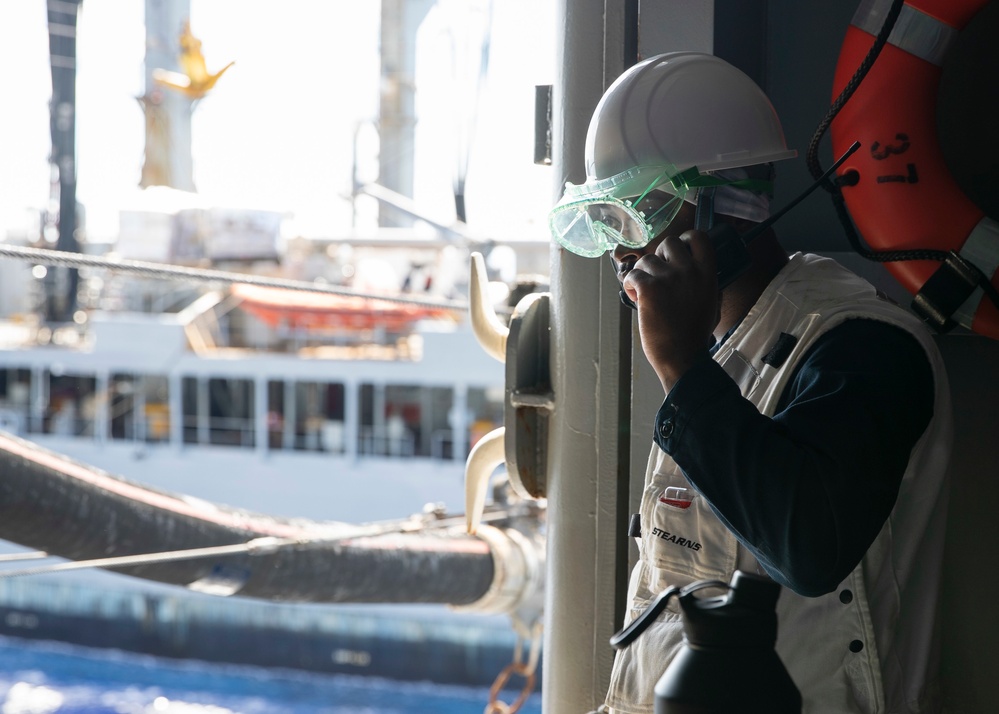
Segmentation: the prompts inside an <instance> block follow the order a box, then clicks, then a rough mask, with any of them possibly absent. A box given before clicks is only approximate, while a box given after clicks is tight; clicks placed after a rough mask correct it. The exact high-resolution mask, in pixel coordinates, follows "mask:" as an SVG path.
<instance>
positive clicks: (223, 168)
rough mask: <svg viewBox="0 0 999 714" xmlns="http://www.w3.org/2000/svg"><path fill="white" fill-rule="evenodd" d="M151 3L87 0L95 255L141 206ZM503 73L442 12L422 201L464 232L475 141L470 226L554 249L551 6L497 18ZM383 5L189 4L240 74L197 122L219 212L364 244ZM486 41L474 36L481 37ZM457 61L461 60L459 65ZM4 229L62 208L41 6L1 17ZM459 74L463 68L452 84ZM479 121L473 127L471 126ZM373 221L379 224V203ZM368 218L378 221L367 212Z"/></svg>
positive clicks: (420, 89) (86, 195)
mask: <svg viewBox="0 0 999 714" xmlns="http://www.w3.org/2000/svg"><path fill="white" fill-rule="evenodd" d="M144 5H145V3H144V2H141V1H140V0H84V2H83V4H82V10H81V14H80V19H79V27H78V34H77V38H78V48H77V52H78V70H77V157H78V192H77V196H78V199H79V200H80V202H81V203H82V204H83V205H84V207H85V209H86V213H87V228H88V233H89V234H90V236H91V238H92V239H94V240H111V239H113V237H114V235H115V233H116V231H117V219H118V209H119V207H120V206H121V205H122V204H123V203H124V202H126V201H127V200H129V197H130V196H133V195H134V194H135V192H137V191H138V182H139V177H140V170H141V166H142V155H143V146H144V120H143V113H142V109H141V107H140V105H139V103H138V101H137V99H136V98H137V97H139V96H140V95H142V94H143V93H144V87H143V83H144V70H143V59H144V48H145V29H144V16H143V14H144ZM493 6H494V7H493V19H492V36H491V54H490V60H489V71H488V74H487V76H486V79H485V83H484V85H482V86H481V88H480V91H481V92H482V95H481V99H480V100H479V102H478V103H476V101H475V92H476V85H475V81H476V80H477V78H478V76H477V73H472V74H471V75H470V76H467V75H469V73H468V72H463V71H461V70H462V68H463V67H464V66H465V64H464V63H463V62H462V61H461V57H462V56H463V55H462V54H461V53H462V52H463V51H465V49H463V44H465V42H464V40H465V39H466V38H464V37H463V35H462V27H463V25H462V23H463V22H465V19H464V18H463V12H464V10H463V4H462V3H461V2H460V1H451V2H449V1H447V0H441V1H440V2H438V3H437V5H436V6H435V7H434V8H433V9H432V10H431V12H430V13H429V14H428V16H427V18H426V19H425V20H424V22H423V24H422V25H421V28H420V32H419V35H418V45H417V48H418V49H417V53H418V54H417V77H416V84H417V87H416V97H417V99H416V104H417V106H416V113H417V125H416V126H417V129H416V146H415V158H414V161H415V191H414V192H415V196H414V199H415V201H416V203H417V206H418V207H419V208H420V209H421V210H422V211H425V212H426V213H427V214H428V215H430V216H431V217H434V218H436V219H438V220H442V221H445V222H449V221H451V220H453V219H454V203H453V198H452V194H451V191H452V180H453V175H454V171H455V166H456V164H457V162H458V161H459V160H460V153H459V152H460V146H459V141H458V138H457V137H459V136H461V135H462V134H468V133H470V134H471V136H472V138H473V143H472V146H471V150H470V151H469V152H468V161H469V169H468V178H467V185H466V190H467V204H468V221H469V225H470V227H471V228H472V229H473V231H475V232H477V233H480V234H482V235H485V236H489V237H506V238H516V237H522V236H523V237H527V236H532V237H535V238H537V237H543V233H544V230H545V228H544V216H545V213H546V211H547V208H548V206H549V205H550V202H551V197H552V190H553V177H552V175H551V170H550V169H549V168H546V167H540V166H535V165H534V164H533V163H532V158H533V140H534V139H533V131H534V126H533V122H534V106H533V102H534V85H536V84H546V83H550V82H551V81H552V64H553V60H554V42H553V37H554V34H553V25H552V17H551V11H550V10H547V9H545V8H546V6H547V3H538V2H536V0H503V1H502V2H495V3H493ZM379 14H380V6H379V3H377V2H360V3H358V2H347V1H346V0H328V1H327V0H282V1H281V2H276V1H275V0H191V24H192V31H193V33H194V34H195V35H196V36H197V37H198V38H199V39H200V40H201V41H202V42H203V51H204V55H205V58H206V60H207V64H208V69H209V70H210V71H216V70H218V69H221V68H222V67H223V66H224V65H225V64H227V63H228V62H230V61H235V65H234V66H233V67H232V68H231V69H230V70H229V71H228V72H227V73H226V74H225V75H224V76H223V77H222V78H221V79H220V80H219V82H218V84H217V86H216V87H215V89H214V90H213V91H212V92H211V93H210V94H209V95H208V96H207V97H206V98H205V99H203V100H201V101H200V103H199V104H198V106H197V107H196V109H195V111H194V114H193V120H192V132H193V156H194V181H195V184H196V186H197V189H198V191H199V193H201V194H203V195H204V196H206V197H208V198H209V200H212V201H217V202H219V203H223V204H226V205H229V206H234V207H254V208H257V207H260V208H269V209H275V210H279V211H286V212H290V213H292V214H294V218H295V220H294V222H293V224H292V225H293V227H294V231H295V232H296V233H300V234H303V235H311V236H337V235H343V234H345V233H346V232H347V231H349V230H350V225H351V208H350V203H349V201H348V200H347V199H346V198H345V196H346V194H347V193H348V192H349V190H350V177H351V166H352V156H353V153H354V141H355V140H354V137H355V133H357V129H358V127H362V129H361V131H360V137H361V140H360V141H359V142H358V153H359V160H360V169H361V171H362V173H364V172H366V173H367V177H368V178H372V179H373V178H375V177H376V174H377V138H376V134H375V133H374V130H373V129H372V128H371V123H372V121H373V120H374V119H376V115H377V111H378V96H379V92H378V87H379V54H378V43H379ZM468 39H470V40H474V41H475V42H477V41H478V37H474V38H471V37H470V38H468ZM456 56H457V57H458V59H459V61H458V62H454V61H453V57H456ZM0 66H3V67H4V69H5V72H4V75H5V85H6V86H5V101H4V106H5V111H4V115H3V118H2V119H0V161H2V162H3V171H2V172H0V229H3V230H4V232H6V231H7V230H18V229H20V230H24V226H25V225H27V223H28V222H29V221H30V216H32V215H34V214H35V213H37V209H38V208H40V207H42V206H44V205H45V203H46V202H47V200H48V198H49V166H48V163H47V159H48V155H49V151H50V145H51V144H50V137H49V108H48V103H49V99H50V98H51V94H52V82H51V73H50V70H49V57H48V30H47V20H46V10H45V3H44V2H43V1H42V0H4V1H3V2H2V3H0ZM456 67H457V68H458V69H457V70H456V69H455V68H456ZM469 118H472V119H474V125H473V124H470V123H469V121H470V119H469ZM362 200H367V201H368V202H369V203H368V204H367V208H365V206H360V207H359V211H360V216H361V217H360V220H361V221H364V220H371V219H370V216H371V215H372V214H371V208H370V205H371V204H370V201H371V199H362ZM365 210H367V214H365Z"/></svg>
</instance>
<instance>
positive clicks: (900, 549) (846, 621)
mask: <svg viewBox="0 0 999 714" xmlns="http://www.w3.org/2000/svg"><path fill="white" fill-rule="evenodd" d="M851 318H868V319H876V320H880V321H882V322H886V323H889V324H892V325H897V326H899V327H902V328H903V329H905V330H907V331H909V332H910V333H912V334H913V336H915V337H916V338H917V339H918V340H919V342H920V343H921V344H922V345H923V347H924V349H925V350H926V354H927V356H928V358H929V361H930V364H931V366H932V368H933V375H934V380H935V402H934V415H933V418H932V420H931V421H930V424H929V425H928V426H927V428H926V431H925V432H924V433H923V435H922V437H921V438H920V440H919V441H918V442H917V444H916V446H915V448H914V449H913V451H912V455H911V457H910V460H909V466H908V468H907V469H906V472H905V475H904V477H903V479H902V483H901V486H900V490H899V494H898V499H897V501H896V504H895V508H894V510H893V511H892V514H891V516H890V517H889V519H888V521H887V522H886V523H885V525H884V527H883V528H882V529H881V532H880V534H879V535H878V537H877V539H876V540H875V542H874V543H873V544H872V546H871V547H870V549H869V550H868V551H867V554H866V555H865V556H864V559H863V560H862V561H861V563H860V565H858V566H857V567H856V568H855V569H854V570H853V572H852V573H851V574H850V575H849V576H848V577H847V578H846V580H844V581H843V583H842V584H841V585H840V586H839V587H838V588H836V590H835V591H834V592H832V593H829V594H827V595H823V596H821V597H817V598H807V597H802V596H799V595H796V594H795V593H793V592H791V591H790V590H788V589H787V588H785V589H784V590H783V591H782V593H781V597H780V600H779V602H778V606H777V614H778V636H777V652H778V654H779V655H780V657H781V660H782V661H783V662H784V664H785V666H786V667H787V669H788V671H789V673H790V674H791V677H792V679H793V680H794V682H795V684H796V685H797V686H798V689H799V690H800V691H801V694H802V699H803V702H804V704H803V712H805V714H854V713H856V714H860V713H863V714H875V713H878V714H885V713H889V714H910V713H913V714H914V713H916V712H923V713H925V712H934V711H937V708H938V705H939V702H938V698H939V692H938V691H937V685H936V682H937V670H938V664H939V662H938V643H937V640H936V634H937V633H936V628H935V627H934V622H935V619H936V611H937V600H938V595H939V588H940V573H941V569H942V558H943V543H944V527H945V519H946V510H947V479H946V469H947V462H948V459H949V455H950V446H951V436H952V418H951V408H950V394H949V388H948V383H947V375H946V372H945V371H944V367H943V363H942V361H941V358H940V355H939V352H938V351H937V348H936V345H935V343H934V342H933V339H932V337H931V336H930V335H929V334H928V332H927V331H926V329H925V328H924V327H923V325H922V324H921V323H920V322H919V321H918V320H917V319H916V318H915V317H913V316H912V315H910V314H909V313H908V312H906V311H905V310H903V309H901V308H899V307H898V306H897V305H894V304H892V303H890V302H888V301H887V300H884V299H882V298H880V297H879V296H878V295H877V292H876V290H875V289H874V288H873V287H872V286H871V285H870V284H869V283H867V282H866V281H864V280H862V279H861V278H859V277H857V276H856V275H854V274H853V273H851V272H849V271H848V270H846V269H845V268H843V267H841V266H840V265H839V264H838V263H836V262H835V261H832V260H829V259H827V258H821V257H818V256H814V255H801V254H796V255H794V256H792V257H791V260H790V262H789V263H788V265H787V266H785V267H784V269H783V270H782V271H781V272H780V273H779V274H778V276H777V277H776V278H775V279H774V280H773V281H772V282H771V283H770V285H769V286H768V287H767V289H766V290H765V291H764V293H763V294H762V295H761V297H760V299H759V300H758V301H757V303H756V304H755V305H754V306H753V308H752V310H750V312H749V314H748V315H747V316H746V317H745V318H744V320H743V321H742V323H741V324H740V325H739V327H738V328H737V329H736V330H735V332H734V333H733V334H732V335H730V336H729V338H728V340H726V342H725V344H724V345H722V347H721V349H720V350H719V351H718V352H717V353H716V354H715V356H714V359H715V361H716V362H718V363H719V364H720V365H721V366H722V367H723V368H724V369H725V371H726V372H727V373H728V374H729V376H731V377H732V379H733V380H734V381H735V382H736V383H737V384H738V385H739V387H740V389H741V391H742V395H743V396H744V397H745V398H746V399H748V400H749V401H751V402H752V403H753V404H755V405H756V406H757V408H758V409H759V410H760V412H761V413H763V414H766V415H772V414H773V413H774V410H775V409H776V406H777V403H778V401H779V400H780V397H781V394H782V393H783V391H784V389H785V387H786V386H787V383H788V380H789V379H790V378H791V376H792V374H793V373H794V369H795V367H796V365H797V364H798V363H799V362H800V361H801V359H802V357H803V355H804V354H805V353H806V352H807V351H808V349H809V348H810V347H811V346H812V345H813V344H814V343H815V340H816V339H818V338H819V337H820V336H821V335H823V334H825V333H826V332H827V331H828V330H830V329H832V328H833V327H835V326H836V325H839V324H840V323H842V322H843V321H844V320H848V319H851ZM782 332H783V333H788V334H789V335H793V336H794V337H796V338H797V343H796V344H795V346H794V348H793V351H792V352H791V354H790V356H789V357H788V358H787V359H786V360H785V361H784V363H783V364H782V365H781V366H780V367H778V368H774V367H771V366H770V365H766V364H764V363H763V362H762V360H761V358H762V357H763V356H764V355H765V354H766V353H767V352H768V351H769V350H770V349H771V348H772V347H773V345H774V342H775V340H776V339H777V337H778V335H780V333H782ZM806 476H807V475H804V474H803V477H806ZM660 496H665V499H660ZM858 496H862V494H858ZM688 500H689V501H691V503H690V504H689V505H687V504H686V503H684V502H685V501H688ZM677 504H679V505H677ZM641 515H642V538H641V541H640V544H639V550H640V558H639V562H638V564H637V566H636V567H635V569H634V571H633V572H632V576H631V582H630V586H629V598H630V602H631V610H630V612H629V614H628V620H629V621H630V620H631V619H633V618H634V617H636V616H637V615H638V614H639V613H640V612H641V611H642V610H644V609H645V607H646V605H647V604H648V603H650V602H651V601H652V600H654V599H655V597H656V595H658V594H659V593H660V592H662V591H663V590H664V589H666V588H667V587H669V586H672V585H677V586H683V585H686V584H687V583H690V582H693V581H696V580H703V579H715V580H722V581H725V582H728V581H729V580H730V579H731V576H732V573H733V571H734V570H736V569H740V570H743V571H748V572H753V573H759V574H764V571H763V569H762V568H761V567H760V565H759V563H758V562H757V561H756V559H755V558H754V557H753V556H752V554H751V553H750V552H749V551H748V550H747V549H746V548H744V547H742V546H741V545H740V544H739V543H738V541H737V540H736V539H735V537H734V536H733V535H732V534H731V533H730V532H729V531H728V530H727V529H726V528H725V527H724V525H723V524H722V523H721V522H720V521H719V520H718V518H717V517H715V515H714V514H713V513H712V511H711V509H710V507H709V506H708V504H707V503H706V502H705V500H704V498H702V497H701V496H700V495H698V494H697V493H696V492H695V491H694V490H693V488H692V487H691V485H690V484H689V483H688V482H687V480H686V479H685V478H684V476H683V473H682V472H681V471H680V469H679V467H678V466H677V465H676V464H675V463H674V462H673V460H672V459H671V458H670V457H669V456H668V455H667V454H665V453H664V452H663V451H661V450H660V449H659V448H658V447H655V446H653V449H652V455H651V457H650V459H649V466H648V469H647V472H646V478H645V490H644V493H643V495H642V507H641ZM662 534H667V537H665V538H664V537H662ZM682 643H683V633H682V626H681V621H680V614H679V610H678V608H677V606H676V600H675V599H674V600H673V601H672V603H671V606H670V608H669V609H668V610H667V611H666V612H665V613H664V614H663V616H662V617H660V619H659V620H658V621H657V622H656V623H654V624H653V625H652V626H651V627H649V629H647V630H646V631H645V633H644V634H643V635H642V636H641V637H639V638H638V639H637V640H636V641H635V643H633V644H632V645H631V646H630V647H629V648H627V649H626V650H623V651H621V652H619V653H618V655H617V658H616V659H615V662H614V669H613V672H612V676H611V686H610V689H609V691H608V695H607V704H608V705H609V706H610V707H612V709H613V711H614V712H622V713H623V712H627V713H628V714H652V711H653V688H654V687H655V684H656V682H657V681H658V679H659V677H660V676H661V675H662V673H663V672H664V671H665V669H666V666H667V665H668V664H669V662H670V661H671V660H672V659H673V657H674V655H675V654H676V652H677V651H678V649H679V648H680V647H681V646H682ZM718 686H722V687H723V686H725V683H724V682H719V683H718Z"/></svg>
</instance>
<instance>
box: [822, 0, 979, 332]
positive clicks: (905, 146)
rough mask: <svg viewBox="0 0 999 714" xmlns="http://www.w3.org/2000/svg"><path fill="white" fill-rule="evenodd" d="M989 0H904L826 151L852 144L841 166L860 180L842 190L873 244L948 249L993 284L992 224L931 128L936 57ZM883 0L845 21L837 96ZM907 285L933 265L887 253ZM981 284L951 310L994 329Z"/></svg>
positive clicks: (867, 42)
mask: <svg viewBox="0 0 999 714" xmlns="http://www.w3.org/2000/svg"><path fill="white" fill-rule="evenodd" d="M987 4H988V0H908V1H907V2H906V3H905V5H903V7H902V11H901V13H900V15H899V18H898V20H897V22H896V23H895V27H894V28H893V30H892V33H891V35H890V36H889V38H888V44H886V45H885V47H884V49H883V50H882V51H881V54H880V55H879V56H878V59H877V61H875V63H874V66H873V67H872V68H871V71H870V72H869V73H868V74H867V76H866V77H865V78H864V80H863V82H861V84H860V87H859V88H858V89H857V91H856V93H855V94H854V95H853V97H852V98H851V99H850V100H849V101H848V102H847V103H846V105H845V106H844V107H843V109H842V110H841V111H840V113H839V114H838V115H837V116H836V119H835V120H834V121H833V123H832V126H831V128H830V131H831V134H832V144H833V152H834V154H835V155H837V156H838V155H840V154H842V153H844V152H845V151H846V150H847V148H849V146H850V145H851V144H852V143H853V142H854V141H860V143H861V146H862V148H861V150H860V151H858V152H856V153H855V154H854V155H853V156H851V157H850V158H849V159H848V160H847V161H846V163H844V164H843V166H842V167H841V168H840V174H845V173H846V172H848V171H856V172H857V173H858V174H859V176H860V180H859V182H858V183H857V184H856V185H854V186H844V187H843V197H844V199H845V201H846V205H847V207H848V208H849V210H850V215H851V217H852V218H853V220H854V222H855V223H856V225H857V228H858V229H859V231H860V233H861V235H863V237H864V240H865V241H866V242H867V244H868V245H870V246H871V248H872V249H873V250H875V251H889V250H914V249H930V250H939V251H955V252H957V253H959V254H960V255H961V257H963V258H964V259H965V260H967V261H969V262H971V263H972V264H974V265H975V266H976V267H977V268H978V269H979V270H980V271H981V272H982V273H984V274H985V275H988V276H990V278H991V282H992V284H993V285H994V286H996V287H997V288H999V272H997V269H999V224H997V223H996V221H994V220H992V219H991V218H988V217H986V216H985V214H984V212H983V211H982V210H981V209H980V208H978V207H977V206H976V205H975V204H974V203H973V202H972V201H971V200H970V199H969V198H968V197H967V196H966V195H965V194H964V192H963V191H961V189H960V188H959V187H958V185H957V183H956V182H955V181H954V179H953V177H952V176H951V173H950V171H949V169H948V168H947V166H946V163H945V161H944V156H943V152H942V151H941V149H940V145H939V142H938V140H937V134H936V99H937V88H938V86H939V83H940V74H941V64H942V63H943V61H944V58H945V57H946V55H947V53H948V51H949V50H950V48H951V47H952V46H953V44H954V42H955V41H956V39H957V37H958V35H959V33H960V31H961V30H962V29H963V28H964V27H965V25H967V24H968V22H969V21H970V20H971V19H972V18H973V17H974V16H975V15H976V14H977V13H978V11H979V10H981V9H982V8H983V7H984V6H985V5H987ZM890 7H891V0H863V1H862V2H861V4H860V7H859V8H858V10H857V12H856V13H855V15H854V18H853V22H852V23H851V26H850V27H849V29H848V30H847V34H846V38H845V39H844V41H843V47H842V50H841V51H840V56H839V63H838V64H837V66H836V73H835V77H834V80H833V96H834V97H836V96H839V94H840V93H841V92H842V90H843V88H844V87H845V86H846V84H847V82H848V81H849V80H850V79H851V77H852V76H853V74H854V73H855V72H856V71H857V68H858V67H859V66H860V64H861V62H862V61H863V59H864V57H865V56H866V55H867V52H868V51H869V50H870V48H871V46H872V45H873V44H874V38H875V35H876V34H877V32H878V31H879V30H880V28H881V25H882V23H883V22H884V18H885V15H887V13H888V10H889V8H890ZM886 267H887V268H888V270H889V271H890V272H891V274H892V275H893V276H894V277H895V278H896V279H897V280H898V281H899V282H900V283H902V285H904V286H905V287H906V289H907V290H909V291H910V292H911V293H913V294H915V293H917V292H918V291H919V289H920V288H921V287H922V286H923V284H924V283H926V281H927V280H928V279H929V277H930V276H931V275H933V273H934V272H935V271H936V270H937V269H938V268H939V267H940V264H939V263H938V262H935V261H925V260H922V261H901V262H894V263H887V264H886ZM983 297H984V294H983V292H982V290H981V288H976V289H975V291H974V292H973V293H972V294H971V296H970V297H969V298H968V299H967V300H966V301H965V302H964V304H962V305H961V306H960V308H958V310H957V312H956V313H955V314H954V315H953V319H954V321H955V322H957V323H959V324H961V325H963V326H964V327H967V328H969V329H972V330H974V331H975V332H977V333H979V334H982V335H987V336H989V337H992V338H994V339H999V308H997V307H996V306H995V305H994V304H993V303H992V302H991V300H989V299H988V298H984V299H983Z"/></svg>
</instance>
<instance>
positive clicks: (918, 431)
mask: <svg viewBox="0 0 999 714" xmlns="http://www.w3.org/2000/svg"><path fill="white" fill-rule="evenodd" d="M932 413H933V373H932V370H931V368H930V364H929V360H928V358H927V356H926V353H925V352H924V351H923V348H922V347H921V346H920V344H919V343H918V342H917V341H916V339H915V338H914V337H913V336H912V335H910V334H908V333H907V332H905V331H904V330H902V329H900V328H898V327H894V326H892V325H888V324H886V323H883V322H878V321H875V320H868V319H852V320H848V321H846V322H844V323H842V324H841V325H838V326H837V327H835V328H833V329H832V330H830V331H829V332H827V333H826V334H825V335H823V336H822V337H820V338H819V339H818V340H817V341H816V342H815V344H814V345H813V346H812V347H811V348H810V349H809V350H808V352H807V353H806V354H805V356H804V357H803V359H802V361H801V362H800V363H799V365H798V366H797V368H796V371H795V373H794V374H793V375H792V378H791V380H790V382H789V383H788V386H787V387H786V388H785V391H784V393H783V394H782V395H781V398H780V402H779V403H778V406H777V410H776V412H775V414H774V416H773V417H767V416H763V415H762V414H760V413H759V411H758V410H757V408H756V407H755V406H754V405H753V404H752V403H751V402H749V401H748V400H747V399H745V398H744V397H743V396H742V395H741V394H740V392H739V388H738V387H737V385H736V384H735V382H733V381H732V379H731V378H730V377H729V376H728V375H727V374H726V373H725V371H724V370H723V369H722V368H721V366H720V365H718V364H717V363H716V362H714V361H713V360H711V359H707V358H705V359H704V360H702V361H701V362H699V363H698V364H697V365H695V366H694V367H693V368H691V369H690V370H689V371H688V372H687V373H686V374H684V375H683V377H682V378H681V379H680V380H679V381H678V382H677V383H676V384H675V385H674V387H673V389H672V390H670V392H669V394H668V395H667V397H666V400H665V401H664V402H663V405H662V407H661V408H660V409H659V412H658V414H657V416H656V430H655V437H654V438H655V441H656V443H657V444H658V446H659V447H660V448H661V449H663V451H665V452H666V453H667V454H669V455H670V456H671V457H672V458H673V460H674V461H676V463H677V465H678V466H679V467H680V468H681V469H682V470H683V473H684V475H685V476H686V477H687V479H688V481H690V483H691V485H692V486H693V487H694V488H695V489H696V490H697V491H698V492H699V493H701V494H702V495H703V496H704V497H705V498H706V499H707V501H708V502H709V503H710V504H711V506H712V508H713V510H714V511H715V513H716V515H717V516H718V517H719V518H720V519H721V520H722V522H723V523H725V524H726V526H727V527H728V528H729V530H731V531H732V532H733V534H734V535H735V536H736V538H738V539H739V541H740V542H741V543H742V544H743V545H744V546H746V547H747V548H748V549H749V550H750V551H751V552H752V553H753V555H755V556H756V558H757V559H758V560H759V561H760V563H761V564H762V565H763V567H764V568H765V569H766V571H767V572H768V574H769V575H770V576H771V577H773V578H774V580H776V581H777V582H779V583H781V584H782V585H784V586H786V587H788V588H790V589H791V590H794V591H795V592H797V593H799V594H801V595H806V596H817V595H821V594H824V593H827V592H830V591H832V590H833V589H834V588H835V587H836V586H837V585H838V584H839V583H840V582H842V580H843V579H844V578H845V577H846V576H847V575H848V574H849V573H850V572H851V571H852V570H853V568H854V567H856V565H857V564H858V563H859V562H860V560H861V559H862V558H863V556H864V553H865V552H866V551H867V549H868V547H870V545H871V543H872V542H873V541H874V539H875V537H876V536H877V534H878V532H879V531H880V530H881V527H882V526H883V525H884V522H885V520H886V519H887V518H888V516H889V514H890V513H891V510H892V508H893V506H894V504H895V499H896V496H897V494H898V488H899V484H900V483H901V480H902V476H903V474H904V472H905V469H906V466H907V464H908V461H909V454H910V452H911V450H912V448H913V446H914V445H915V443H916V442H917V441H918V439H919V437H920V436H921V435H922V433H923V431H924V430H925V429H926V426H927V424H928V423H929V421H930V418H931V417H932Z"/></svg>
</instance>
